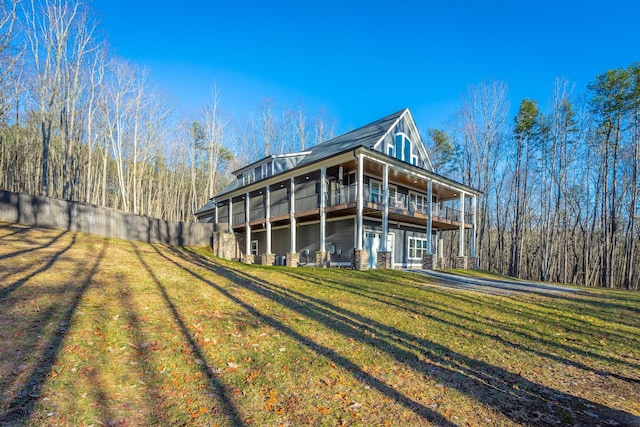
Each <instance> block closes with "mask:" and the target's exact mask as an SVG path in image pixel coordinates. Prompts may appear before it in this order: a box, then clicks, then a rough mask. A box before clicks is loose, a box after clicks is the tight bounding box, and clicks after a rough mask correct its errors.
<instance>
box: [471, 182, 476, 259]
mask: <svg viewBox="0 0 640 427" xmlns="http://www.w3.org/2000/svg"><path fill="white" fill-rule="evenodd" d="M477 210H478V196H476V195H475V194H474V195H473V196H472V197H471V257H472V258H475V257H476V256H477V255H476V244H477V239H478V237H477V236H476V230H477V227H476V220H477V219H476V215H477Z"/></svg>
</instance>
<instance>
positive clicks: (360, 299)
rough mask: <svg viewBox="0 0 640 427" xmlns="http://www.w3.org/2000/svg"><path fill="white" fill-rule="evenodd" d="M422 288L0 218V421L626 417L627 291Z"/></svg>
mask: <svg viewBox="0 0 640 427" xmlns="http://www.w3.org/2000/svg"><path fill="white" fill-rule="evenodd" d="M428 280H429V279H428V278H426V277H424V276H421V275H418V274H412V273H404V272H400V271H383V270H378V271H367V272H357V271H345V270H337V269H316V268H298V269H291V268H286V267H261V266H247V265H243V264H240V263H234V262H229V261H224V260H220V259H216V258H214V257H212V256H211V254H210V252H209V251H208V250H207V249H205V248H196V249H193V248H175V247H169V246H166V245H151V244H143V243H132V242H126V241H122V240H116V239H106V238H101V237H95V236H88V235H83V234H79V233H73V232H67V231H63V230H45V229H34V228H30V227H25V226H20V225H15V224H7V223H0V343H1V345H0V425H2V426H4V425H21V424H28V425H80V426H83V425H85V426H89V425H93V426H134V425H198V426H200V425H202V426H207V425H212V426H216V425H217V426H231V425H239V426H280V425H285V426H286V425H290V426H296V425H320V426H325V425H326V426H336V425H361V426H407V425H444V426H476V425H478V426H479V425H482V426H484V425H640V294H638V293H628V292H622V291H608V290H594V289H582V290H581V292H580V293H579V294H576V295H575V296H567V295H556V296H542V295H535V294H527V295H513V296H509V297H505V296H493V295H486V294H481V293H477V292H471V291H462V290H460V291H458V290H454V289H446V288H439V287H437V286H434V283H433V282H432V283H427V281H428ZM425 285H428V286H425Z"/></svg>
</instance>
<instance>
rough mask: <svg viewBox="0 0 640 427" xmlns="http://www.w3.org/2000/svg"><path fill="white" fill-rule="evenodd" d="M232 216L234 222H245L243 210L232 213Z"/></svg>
mask: <svg viewBox="0 0 640 427" xmlns="http://www.w3.org/2000/svg"><path fill="white" fill-rule="evenodd" d="M232 218H233V223H234V224H241V223H243V222H245V216H244V212H238V213H234V214H233V217H232Z"/></svg>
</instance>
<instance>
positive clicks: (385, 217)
mask: <svg viewBox="0 0 640 427" xmlns="http://www.w3.org/2000/svg"><path fill="white" fill-rule="evenodd" d="M382 205H383V206H384V210H383V211H382V242H380V244H381V245H382V248H381V249H380V251H381V252H386V251H388V250H389V248H387V235H388V234H389V165H388V164H387V163H385V164H384V169H383V172H382Z"/></svg>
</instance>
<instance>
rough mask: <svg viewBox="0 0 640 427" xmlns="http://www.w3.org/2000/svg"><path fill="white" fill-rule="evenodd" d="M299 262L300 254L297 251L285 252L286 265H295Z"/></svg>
mask: <svg viewBox="0 0 640 427" xmlns="http://www.w3.org/2000/svg"><path fill="white" fill-rule="evenodd" d="M299 262H300V254H299V253H297V252H287V267H297V266H298V263H299Z"/></svg>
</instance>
